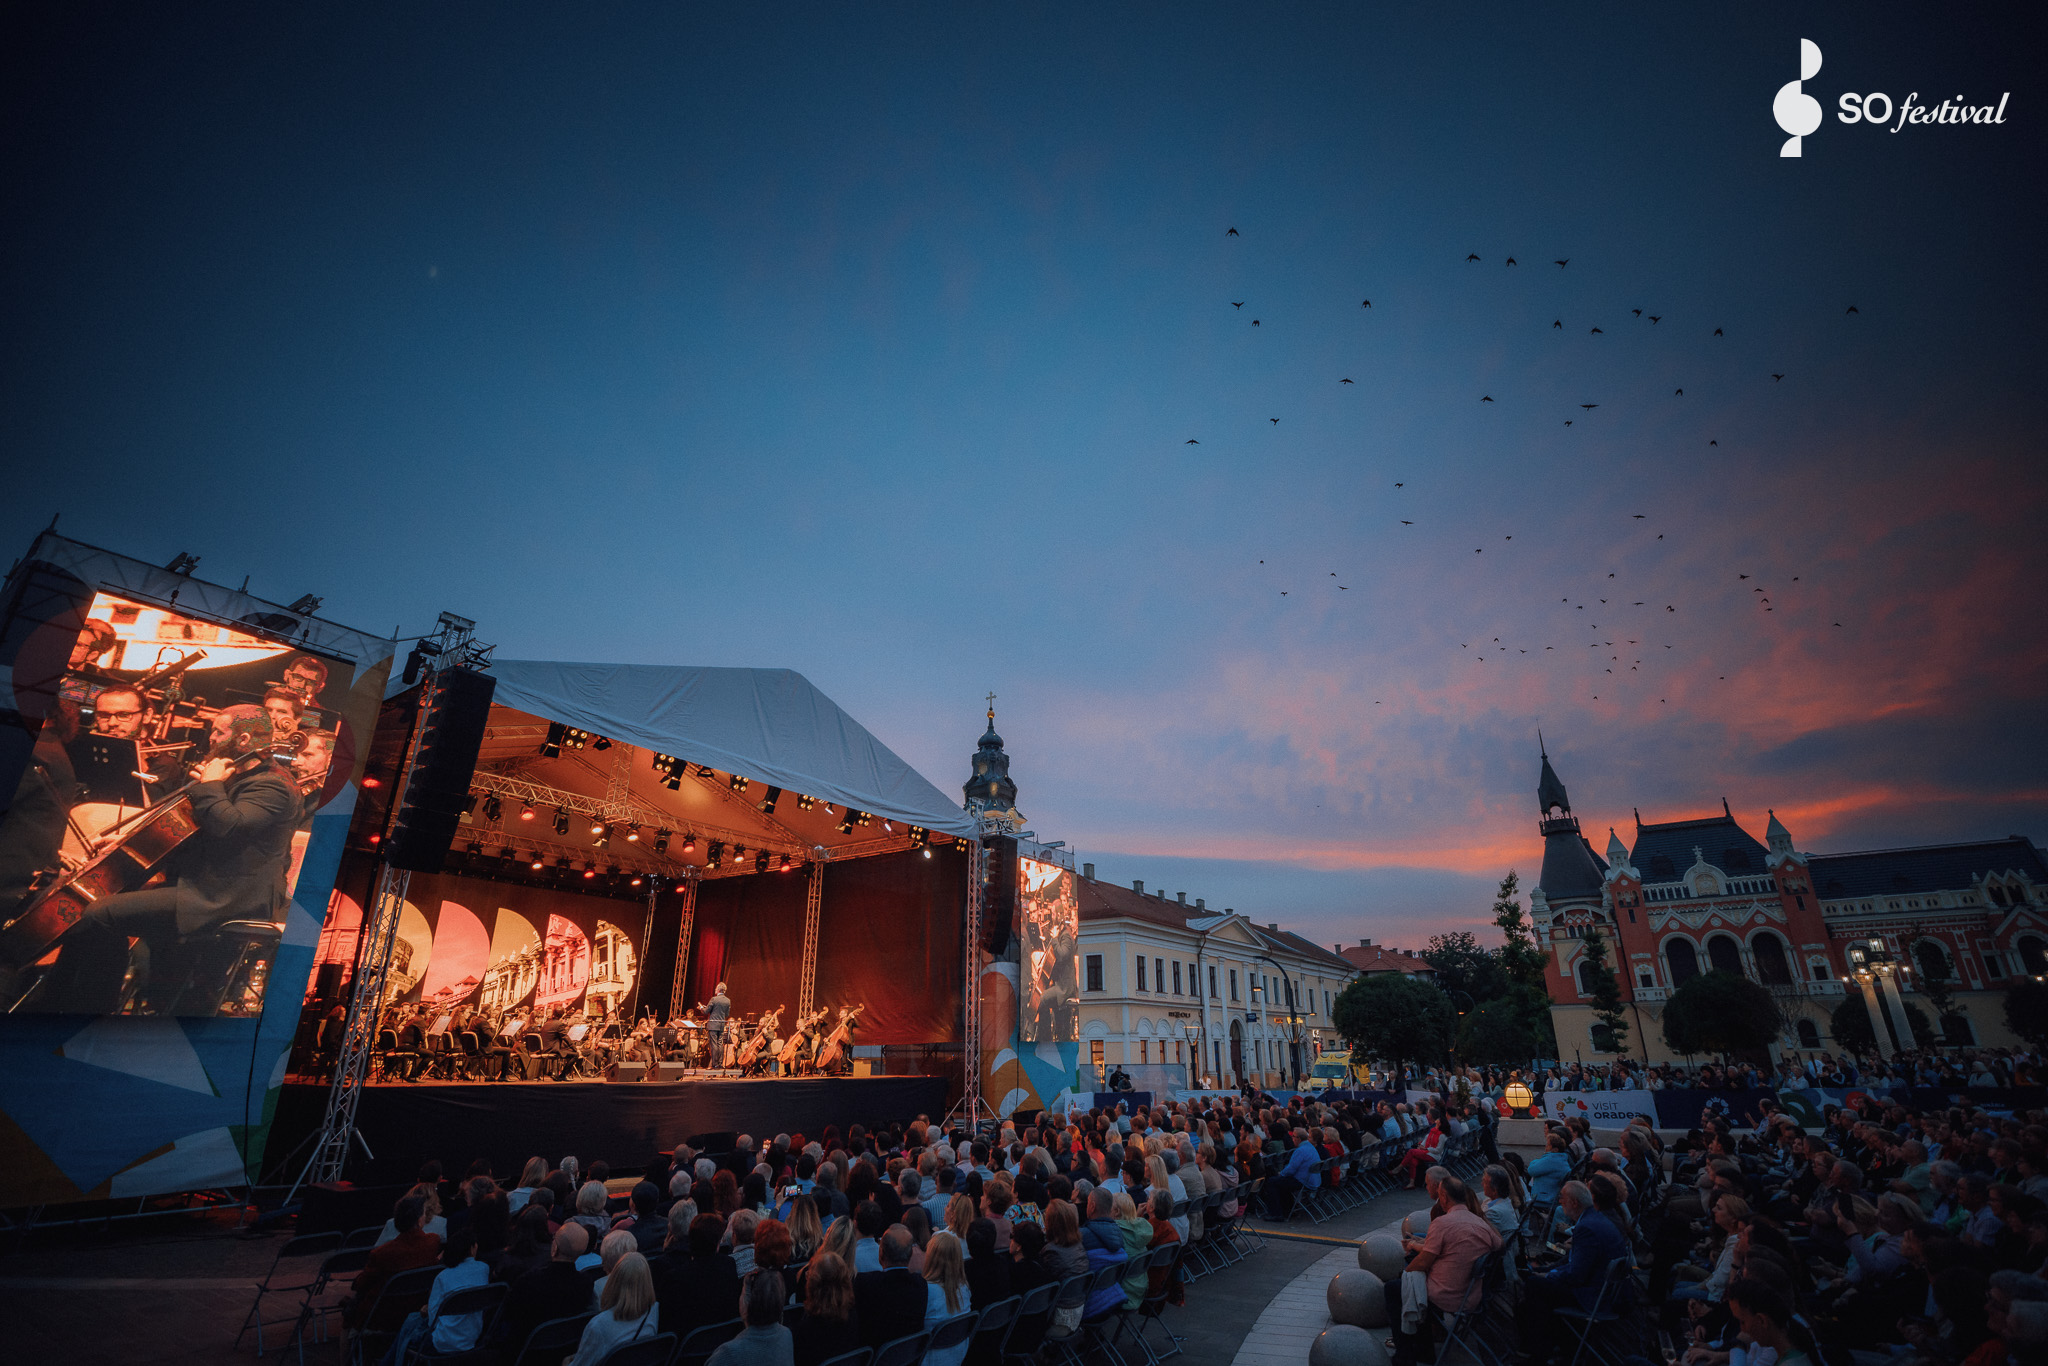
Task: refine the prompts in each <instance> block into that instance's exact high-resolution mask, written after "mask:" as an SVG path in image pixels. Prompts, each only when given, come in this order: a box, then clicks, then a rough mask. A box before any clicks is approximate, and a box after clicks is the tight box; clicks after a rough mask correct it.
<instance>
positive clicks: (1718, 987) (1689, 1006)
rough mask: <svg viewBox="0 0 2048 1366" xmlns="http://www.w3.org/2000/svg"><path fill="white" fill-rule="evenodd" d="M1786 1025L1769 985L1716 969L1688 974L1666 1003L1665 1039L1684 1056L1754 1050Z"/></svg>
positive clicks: (1771, 1038)
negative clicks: (1767, 986) (1762, 984)
mask: <svg viewBox="0 0 2048 1366" xmlns="http://www.w3.org/2000/svg"><path fill="white" fill-rule="evenodd" d="M1784 1027H1785V1018H1784V1015H1783V1014H1782V1013H1780V1011H1779V1010H1778V1002H1777V998H1776V997H1774V996H1772V995H1771V993H1770V991H1769V989H1768V988H1766V987H1763V986H1761V985H1759V984H1757V983H1755V982H1752V981H1750V980H1749V979H1748V978H1747V977H1744V976H1742V975H1740V974H1739V973H1733V972H1723V971H1720V970H1718V969H1717V970H1715V971H1713V972H1703V973H1700V974H1699V975H1698V976H1695V977H1688V978H1687V979H1686V980H1685V981H1684V982H1683V983H1681V984H1680V985H1679V988H1678V990H1676V991H1674V992H1672V993H1671V1000H1670V1001H1669V1003H1667V1004H1666V1005H1665V1007H1664V1042H1665V1043H1666V1044H1669V1045H1670V1046H1671V1048H1672V1049H1674V1050H1675V1051H1677V1052H1680V1053H1685V1054H1694V1053H1715V1054H1720V1055H1721V1056H1723V1057H1726V1056H1727V1055H1728V1054H1730V1053H1753V1052H1756V1051H1757V1050H1759V1049H1762V1048H1764V1047H1765V1046H1766V1045H1768V1044H1769V1043H1770V1042H1771V1041H1772V1040H1773V1039H1776V1038H1777V1037H1778V1034H1779V1031H1781V1030H1782V1029H1784Z"/></svg>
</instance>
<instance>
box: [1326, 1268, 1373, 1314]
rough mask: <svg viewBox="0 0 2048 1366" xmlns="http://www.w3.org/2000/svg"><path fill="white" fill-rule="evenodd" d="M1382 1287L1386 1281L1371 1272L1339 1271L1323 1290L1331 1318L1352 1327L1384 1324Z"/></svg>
mask: <svg viewBox="0 0 2048 1366" xmlns="http://www.w3.org/2000/svg"><path fill="white" fill-rule="evenodd" d="M1385 1287H1386V1282H1385V1281H1382V1280H1381V1279H1380V1278H1379V1277H1378V1276H1375V1275H1373V1274H1372V1272H1370V1271H1366V1270H1363V1269H1360V1270H1357V1271H1340V1272H1338V1273H1337V1274H1336V1275H1334V1276H1332V1277H1330V1288H1329V1290H1328V1291H1326V1292H1325V1297H1326V1298H1327V1299H1328V1300H1329V1302H1330V1317H1331V1318H1332V1319H1334V1320H1335V1321H1336V1322H1338V1323H1348V1324H1350V1325H1351V1326H1352V1327H1354V1328H1384V1327H1386V1326H1387V1295H1386V1289H1385Z"/></svg>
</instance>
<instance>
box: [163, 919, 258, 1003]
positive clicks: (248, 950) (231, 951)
mask: <svg viewBox="0 0 2048 1366" xmlns="http://www.w3.org/2000/svg"><path fill="white" fill-rule="evenodd" d="M283 938H284V926H283V925H282V924H279V923H277V922H274V921H269V920H226V921H222V922H221V923H220V924H218V925H213V926H209V927H208V928H206V929H204V930H202V931H200V932H199V933H198V934H195V935H192V936H190V937H188V938H185V939H180V940H179V941H178V942H177V943H176V944H175V945H174V946H170V948H169V951H168V952H167V953H165V954H164V955H163V956H164V958H166V959H167V960H169V961H167V962H166V963H165V964H164V967H165V969H167V971H165V972H164V973H162V975H161V976H162V980H163V981H164V982H165V983H166V985H168V986H169V988H170V989H169V992H168V994H167V995H166V996H165V997H163V999H162V1003H161V1004H157V1003H156V1001H155V1000H152V1005H153V1006H154V1007H155V1013H156V1014H158V1015H218V1014H220V1012H221V1007H222V1006H224V1005H226V1004H227V1003H228V1002H229V1001H232V1000H236V999H238V998H239V997H241V996H242V995H244V994H245V993H247V992H248V991H249V990H250V988H251V987H252V986H253V985H254V984H255V982H256V978H257V974H258V972H259V971H261V970H262V969H263V968H264V967H265V966H266V965H267V964H268V963H269V962H270V960H271V958H272V957H273V956H274V955H275V954H276V952H277V945H278V941H279V940H281V939H283ZM150 994H151V996H152V997H153V998H154V997H155V995H156V993H155V992H154V991H152V992H151V993H150Z"/></svg>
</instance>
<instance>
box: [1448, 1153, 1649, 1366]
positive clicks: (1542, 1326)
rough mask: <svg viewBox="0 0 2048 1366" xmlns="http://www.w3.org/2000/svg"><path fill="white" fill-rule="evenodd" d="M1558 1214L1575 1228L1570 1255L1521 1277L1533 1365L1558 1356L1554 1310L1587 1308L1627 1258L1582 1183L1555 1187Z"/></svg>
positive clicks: (1525, 1338)
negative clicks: (1614, 1267)
mask: <svg viewBox="0 0 2048 1366" xmlns="http://www.w3.org/2000/svg"><path fill="white" fill-rule="evenodd" d="M1558 1214H1559V1217H1560V1219H1561V1220H1562V1222H1564V1223H1565V1224H1567V1225H1569V1226H1571V1228H1572V1230H1573V1232H1572V1242H1571V1251H1570V1253H1569V1255H1568V1256H1567V1257H1566V1259H1565V1263H1564V1265H1563V1266H1561V1267H1559V1268H1557V1269H1556V1270H1555V1271H1549V1272H1545V1273H1543V1274H1542V1275H1534V1276H1524V1277H1523V1278H1522V1285H1523V1295H1522V1302H1521V1303H1520V1304H1519V1305H1518V1306H1516V1309H1515V1326H1516V1333H1517V1336H1518V1337H1519V1339H1520V1341H1521V1343H1522V1347H1523V1350H1524V1352H1525V1353H1526V1354H1527V1356H1528V1358H1529V1360H1531V1361H1533V1362H1546V1361H1549V1360H1551V1359H1552V1358H1553V1357H1554V1356H1555V1354H1556V1351H1557V1348H1558V1345H1559V1341H1560V1339H1559V1336H1558V1334H1559V1333H1560V1331H1561V1329H1560V1323H1561V1320H1559V1319H1558V1318H1557V1316H1556V1314H1555V1313H1553V1312H1552V1311H1553V1310H1556V1309H1561V1308H1563V1307H1565V1306H1566V1305H1570V1306H1572V1307H1574V1308H1578V1309H1591V1308H1592V1307H1593V1306H1594V1304H1595V1303H1597V1302H1598V1301H1599V1299H1600V1295H1601V1290H1602V1289H1603V1287H1604V1286H1605V1285H1606V1283H1607V1277H1608V1268H1609V1267H1610V1265H1612V1264H1613V1263H1614V1262H1616V1261H1620V1260H1626V1258H1627V1256H1628V1249H1627V1248H1626V1247H1625V1246H1624V1245H1623V1244H1622V1241H1621V1233H1620V1232H1619V1231H1618V1230H1617V1229H1616V1228H1615V1227H1614V1225H1613V1224H1612V1223H1611V1222H1610V1221H1608V1220H1606V1219H1603V1218H1599V1217H1597V1216H1595V1215H1594V1214H1593V1193H1592V1192H1591V1191H1590V1190H1588V1189H1587V1188H1586V1186H1585V1183H1583V1182H1580V1181H1567V1182H1566V1183H1565V1184H1564V1185H1563V1186H1562V1187H1560V1188H1559V1190H1558ZM1431 1231H1432V1232H1434V1231H1435V1228H1434V1224H1432V1226H1431ZM1432 1303H1434V1301H1432Z"/></svg>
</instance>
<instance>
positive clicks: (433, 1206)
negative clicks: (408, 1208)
mask: <svg viewBox="0 0 2048 1366" xmlns="http://www.w3.org/2000/svg"><path fill="white" fill-rule="evenodd" d="M406 1194H407V1195H417V1196H419V1197H420V1199H421V1200H423V1201H425V1202H426V1203H425V1208H423V1209H422V1210H421V1212H420V1227H421V1228H422V1229H424V1230H425V1231H426V1232H428V1233H431V1234H433V1235H434V1236H435V1237H436V1238H442V1239H445V1238H447V1236H448V1221H447V1219H445V1218H443V1217H442V1215H441V1190H440V1187H438V1186H436V1185H434V1184H432V1183H431V1182H425V1181H423V1182H421V1183H420V1184H419V1185H417V1186H414V1187H413V1188H412V1189H411V1190H409V1191H407V1192H406ZM397 1236H398V1222H397V1221H396V1220H395V1219H386V1220H385V1221H384V1227H383V1229H382V1230H381V1231H380V1232H379V1233H378V1234H377V1241H376V1243H375V1244H374V1246H376V1247H382V1246H384V1244H386V1243H388V1242H390V1241H391V1240H392V1239H393V1238H396V1237H397Z"/></svg>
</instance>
